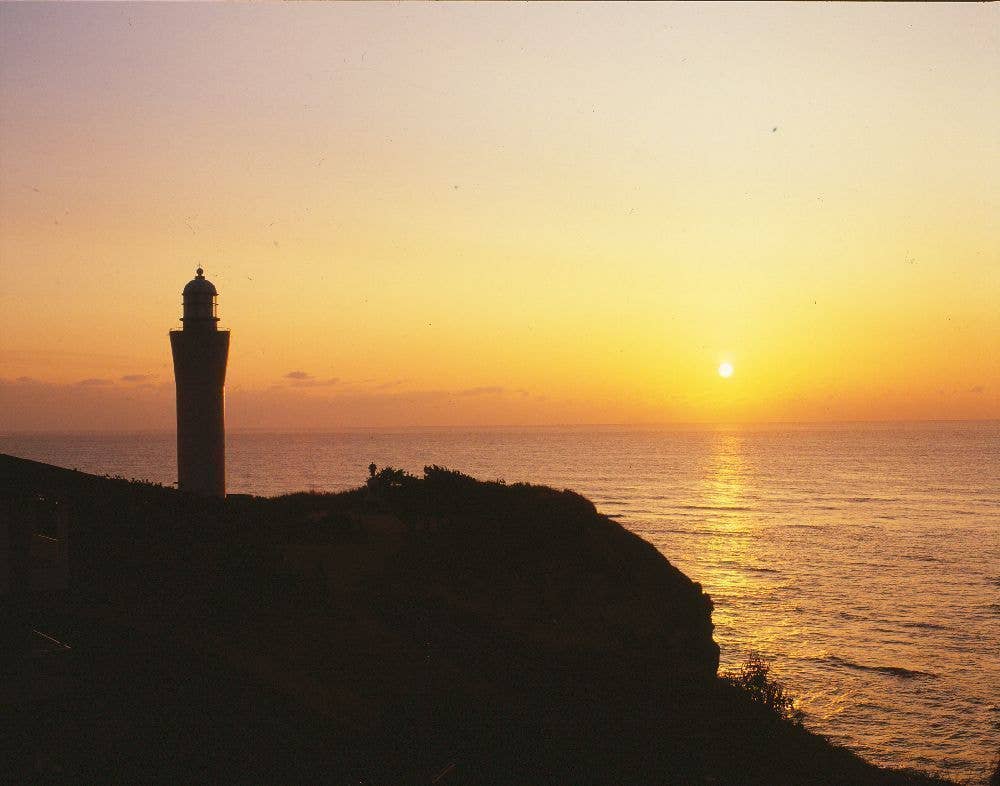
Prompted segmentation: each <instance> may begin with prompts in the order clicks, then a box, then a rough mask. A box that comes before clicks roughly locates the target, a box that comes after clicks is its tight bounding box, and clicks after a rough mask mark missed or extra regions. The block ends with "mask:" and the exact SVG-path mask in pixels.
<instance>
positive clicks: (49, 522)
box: [0, 455, 944, 784]
mask: <svg viewBox="0 0 1000 786" xmlns="http://www.w3.org/2000/svg"><path fill="white" fill-rule="evenodd" d="M0 516H2V517H3V520H5V521H6V522H7V523H8V525H9V527H8V531H9V535H8V538H7V543H6V550H7V560H6V562H7V563H8V570H7V572H8V574H9V576H10V580H9V581H7V582H5V583H6V584H7V585H8V586H7V589H8V593H7V596H6V597H5V598H4V600H5V601H8V602H5V603H4V604H3V606H2V608H3V609H4V611H3V614H4V615H5V616H6V618H5V619H3V620H2V624H3V630H4V634H5V638H6V641H5V642H4V643H3V649H2V652H3V656H2V660H0V665H2V668H3V670H4V674H3V675H2V679H0V701H2V702H3V708H4V712H3V713H2V717H3V719H2V721H0V723H2V724H3V725H2V727H0V740H3V741H4V742H2V743H0V744H2V745H4V746H7V747H8V748H9V750H8V752H7V754H6V757H5V758H6V760H7V761H8V762H9V763H10V766H9V767H7V768H6V771H7V772H8V773H12V774H13V775H14V778H13V779H14V780H16V781H20V782H31V781H76V782H79V781H81V780H86V781H93V782H101V781H121V782H135V781H139V782H154V781H155V782H161V781H162V782H177V781H185V782H190V781H204V780H212V781H224V782H226V781H241V782H247V781H251V782H264V783H272V782H282V783H298V782H310V783H313V782H323V783H344V784H346V783H354V784H357V783H364V784H397V783H398V784H410V783H412V784H431V783H441V784H472V783H511V784H523V783H533V784H539V783H559V784H564V783H573V784H587V783H593V784H603V783H608V784H612V783H613V784H622V783H643V784H645V783H650V784H653V783H704V784H727V783H746V784H774V783H802V784H806V783H808V784H815V783H844V784H848V783H850V784H861V783H872V784H904V783H912V784H925V783H944V781H938V780H935V779H933V778H930V777H927V776H923V775H921V774H919V773H914V772H908V771H895V770H886V769H879V768H877V767H874V766H873V765H870V764H868V763H867V762H864V761H863V760H861V759H860V758H859V757H857V756H856V755H854V754H853V753H850V752H849V751H846V750H844V749H842V748H837V747H835V746H833V745H832V744H830V743H829V742H827V741H826V740H825V739H823V738H822V737H819V736H817V735H815V734H812V733H810V732H808V731H806V730H805V729H803V728H802V727H800V726H796V725H794V724H793V723H790V722H788V721H787V720H783V719H781V718H779V717H777V716H776V715H775V714H773V713H772V712H770V711H768V710H766V709H765V708H763V707H761V706H760V705H758V704H756V703H754V702H753V701H751V700H750V698H749V697H748V696H747V695H746V694H745V693H743V692H741V691H740V690H738V689H736V688H734V687H733V686H732V685H729V684H727V683H726V682H725V681H723V680H720V679H719V678H717V676H716V672H717V669H718V662H719V650H718V647H717V646H716V644H715V642H714V641H713V640H712V623H711V611H712V604H711V600H710V599H709V597H708V596H707V595H706V594H705V593H704V592H703V591H702V589H701V587H700V586H699V585H698V584H696V583H695V582H692V581H691V580H690V579H689V578H688V577H687V576H685V575H684V574H683V573H681V572H680V571H679V570H677V569H676V568H675V567H674V566H672V565H671V564H670V563H669V562H668V561H667V560H666V559H665V558H664V557H663V556H662V555H661V554H660V553H659V552H657V551H656V549H654V548H653V547H652V546H651V545H649V544H648V543H646V542H645V541H643V540H642V539H641V538H639V537H637V536H635V535H633V534H631V533H629V532H628V531H626V530H625V529H623V528H622V527H621V526H619V525H618V524H616V523H615V522H613V521H611V520H610V519H608V518H606V517H604V516H602V515H600V514H598V513H597V511H596V510H595V509H594V506H593V505H592V504H591V503H590V502H588V501H587V500H586V499H584V498H583V497H581V496H579V495H577V494H574V493H572V492H569V491H563V492H559V491H555V490H552V489H549V488H545V487H540V486H531V485H523V484H516V485H511V486H508V485H505V484H503V483H501V482H496V483H484V482H480V481H476V480H473V479H472V478H469V477H466V476H464V475H460V474H459V473H455V472H450V471H447V470H442V469H439V468H429V469H428V471H427V472H426V473H425V477H424V478H421V479H417V478H411V477H409V476H406V475H404V474H403V473H393V472H389V471H386V472H383V473H381V474H380V475H379V476H378V477H377V478H376V479H375V480H373V481H372V482H371V483H370V484H369V486H368V487H365V488H361V489H358V490H355V491H350V492H345V493H342V494H331V495H327V494H295V495H290V496H286V497H280V498H275V499H263V498H253V497H241V496H237V497H230V498H229V499H227V500H224V501H223V500H213V499H199V498H193V497H188V496H185V495H182V494H179V493H178V492H176V491H174V490H172V489H168V488H163V487H159V486H154V485H150V484H145V483H137V482H130V481H127V480H123V479H110V478H99V477H95V476H92V475H87V474H84V473H79V472H75V471H72V470H65V469H60V468H57V467H52V466H48V465H45V464H39V463H36V462H32V461H27V460H24V459H18V458H14V457H11V456H5V455H0ZM26 532H28V533H29V534H28V535H25V534H24V533H26ZM30 532H42V533H46V532H47V533H48V534H49V535H51V536H52V537H55V538H62V537H63V536H64V535H65V538H64V545H66V546H67V548H66V553H68V555H69V559H68V577H65V578H64V580H63V581H62V582H61V583H60V582H59V581H58V580H57V581H56V582H55V583H54V584H51V585H46V584H45V582H44V581H42V582H41V583H39V582H37V581H36V585H37V586H36V587H35V589H34V590H33V591H31V592H28V591H26V588H27V587H28V585H29V584H30V583H31V581H33V580H34V579H32V578H31V577H30V576H29V575H28V572H27V571H28V569H27V568H25V567H24V566H25V565H26V564H27V563H28V562H31V561H32V560H33V559H35V558H36V557H37V554H35V551H37V549H35V546H33V545H32V544H31V543H29V540H30V538H31V537H32V536H31V535H30ZM51 542H55V541H51ZM67 542H68V543H67ZM47 543H50V542H49V541H46V544H47ZM0 544H3V541H0ZM46 544H42V545H43V546H45V547H46V548H48V546H47V545H46ZM32 554H35V556H34V557H31V556H30V555H32ZM46 587H48V588H46ZM30 631H36V632H34V633H29V632H30ZM40 634H45V636H44V637H43V636H41V635H40ZM67 646H68V647H69V649H66V647H67Z"/></svg>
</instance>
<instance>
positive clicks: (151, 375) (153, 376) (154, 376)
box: [121, 374, 156, 382]
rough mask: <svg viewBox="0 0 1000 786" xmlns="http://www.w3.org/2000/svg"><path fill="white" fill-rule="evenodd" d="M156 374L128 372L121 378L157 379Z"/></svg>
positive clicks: (137, 379) (130, 379) (131, 379)
mask: <svg viewBox="0 0 1000 786" xmlns="http://www.w3.org/2000/svg"><path fill="white" fill-rule="evenodd" d="M155 378H156V374H126V375H125V376H123V377H122V378H121V381H122V382H147V381H149V380H151V379H155Z"/></svg>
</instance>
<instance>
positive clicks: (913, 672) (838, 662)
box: [817, 655, 937, 680]
mask: <svg viewBox="0 0 1000 786" xmlns="http://www.w3.org/2000/svg"><path fill="white" fill-rule="evenodd" d="M817 660H819V661H821V662H825V663H829V664H831V665H834V666H842V667H843V668H845V669H855V670H856V671H868V672H873V673H875V674H886V675H888V676H890V677H898V678H900V679H904V680H915V679H936V678H937V675H936V674H932V673H931V672H929V671H920V670H919V669H906V668H903V667H902V666H870V665H868V664H866V663H855V662H854V661H852V660H847V659H846V658H841V657H838V656H836V655H827V656H826V657H825V658H817Z"/></svg>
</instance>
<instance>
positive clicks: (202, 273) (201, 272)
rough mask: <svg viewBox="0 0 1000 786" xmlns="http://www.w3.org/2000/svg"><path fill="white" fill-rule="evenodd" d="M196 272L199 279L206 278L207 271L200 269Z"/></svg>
mask: <svg viewBox="0 0 1000 786" xmlns="http://www.w3.org/2000/svg"><path fill="white" fill-rule="evenodd" d="M194 272H195V274H196V275H197V276H198V278H204V276H205V271H204V270H202V269H201V268H200V267H199V268H198V269H197V270H196V271H194Z"/></svg>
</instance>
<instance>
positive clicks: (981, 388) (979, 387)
mask: <svg viewBox="0 0 1000 786" xmlns="http://www.w3.org/2000/svg"><path fill="white" fill-rule="evenodd" d="M966 392H967V393H985V392H986V388H985V387H984V386H983V385H974V386H973V387H971V388H969V389H968V390H967V391H966Z"/></svg>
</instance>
